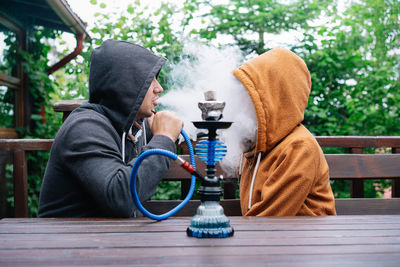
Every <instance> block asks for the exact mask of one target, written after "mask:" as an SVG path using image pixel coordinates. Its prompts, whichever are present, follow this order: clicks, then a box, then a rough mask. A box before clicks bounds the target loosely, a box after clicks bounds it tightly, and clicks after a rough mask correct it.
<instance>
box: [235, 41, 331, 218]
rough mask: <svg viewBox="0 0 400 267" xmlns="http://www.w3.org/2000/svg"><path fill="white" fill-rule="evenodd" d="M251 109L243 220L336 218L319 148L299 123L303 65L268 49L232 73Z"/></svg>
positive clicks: (306, 87)
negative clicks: (253, 124)
mask: <svg viewBox="0 0 400 267" xmlns="http://www.w3.org/2000/svg"><path fill="white" fill-rule="evenodd" d="M233 74H234V75H235V77H236V78H237V79H238V80H239V81H240V82H241V83H242V84H243V85H244V87H245V88H246V90H247V92H248V93H249V95H250V98H251V100H252V102H253V104H254V107H255V111H256V117H257V135H256V140H255V145H253V147H252V148H251V149H250V151H248V152H247V153H245V154H244V157H243V163H242V166H241V170H242V173H241V180H240V205H241V210H242V214H243V215H244V216H297V215H304V216H323V215H336V211H335V201H334V197H333V193H332V189H331V186H330V184H329V168H328V164H327V162H326V160H325V157H324V155H323V152H322V150H321V147H320V146H319V145H318V143H317V141H316V139H315V138H314V137H313V135H312V134H311V133H310V132H309V131H308V130H307V128H305V127H304V125H302V124H301V122H302V121H303V119H304V110H305V108H306V106H307V102H308V96H309V94H310V90H311V78H310V73H309V71H308V69H307V66H306V64H305V63H304V61H303V60H302V59H301V58H300V57H298V56H297V55H296V54H294V53H293V52H291V51H289V50H287V49H281V48H278V49H272V50H270V51H268V52H266V53H264V54H262V55H260V56H258V57H256V58H254V59H252V60H250V61H249V62H246V63H244V64H243V65H242V66H240V67H239V68H237V69H235V70H234V71H233Z"/></svg>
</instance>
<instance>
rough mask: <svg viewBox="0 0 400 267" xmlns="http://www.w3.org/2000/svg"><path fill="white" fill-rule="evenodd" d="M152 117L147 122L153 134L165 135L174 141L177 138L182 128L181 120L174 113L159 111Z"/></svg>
mask: <svg viewBox="0 0 400 267" xmlns="http://www.w3.org/2000/svg"><path fill="white" fill-rule="evenodd" d="M152 117H153V118H152V122H151V121H149V122H148V123H149V125H150V129H151V132H152V133H153V135H156V134H162V135H166V136H168V137H169V138H171V140H172V141H174V142H175V141H176V140H177V139H178V136H179V133H180V132H181V130H182V128H183V121H182V120H181V119H179V118H178V116H176V115H175V113H173V112H171V111H159V112H157V114H156V115H153V116H152Z"/></svg>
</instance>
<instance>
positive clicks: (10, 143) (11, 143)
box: [0, 139, 54, 151]
mask: <svg viewBox="0 0 400 267" xmlns="http://www.w3.org/2000/svg"><path fill="white" fill-rule="evenodd" d="M53 142H54V140H53V139H0V150H8V151H11V150H24V151H29V150H31V151H32V150H50V149H51V146H52V145H53Z"/></svg>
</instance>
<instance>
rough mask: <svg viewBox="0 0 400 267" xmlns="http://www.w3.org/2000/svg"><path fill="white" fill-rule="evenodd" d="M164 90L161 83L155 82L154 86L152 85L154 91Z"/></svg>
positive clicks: (160, 91)
mask: <svg viewBox="0 0 400 267" xmlns="http://www.w3.org/2000/svg"><path fill="white" fill-rule="evenodd" d="M163 91H164V88H162V86H161V84H159V83H158V82H157V84H156V86H155V87H154V93H155V94H159V93H162V92H163Z"/></svg>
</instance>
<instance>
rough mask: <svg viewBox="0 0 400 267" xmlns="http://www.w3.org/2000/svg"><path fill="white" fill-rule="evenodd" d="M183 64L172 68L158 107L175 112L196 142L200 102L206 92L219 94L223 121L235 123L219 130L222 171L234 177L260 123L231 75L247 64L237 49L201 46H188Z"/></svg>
mask: <svg viewBox="0 0 400 267" xmlns="http://www.w3.org/2000/svg"><path fill="white" fill-rule="evenodd" d="M183 52H184V53H183V56H182V57H181V60H180V61H179V62H178V63H176V64H173V65H171V66H170V67H172V71H171V73H170V75H169V82H168V87H169V88H170V90H169V91H168V92H167V93H166V94H165V95H163V96H162V97H160V99H159V103H160V104H161V105H162V106H165V107H166V108H168V109H171V110H173V111H174V112H176V113H177V115H178V116H179V117H180V118H181V119H182V120H183V121H184V124H185V125H184V130H185V131H186V132H187V133H188V135H189V136H190V138H191V139H193V140H196V138H197V134H198V132H199V130H198V129H196V128H195V127H194V126H193V124H192V121H199V120H201V111H200V109H199V108H198V102H200V101H204V100H205V99H204V92H206V91H209V90H213V91H216V94H217V100H218V101H225V102H226V104H225V109H224V112H223V118H222V120H223V121H232V122H233V124H232V126H231V127H230V128H229V129H226V130H220V131H219V132H218V134H219V138H220V140H221V141H223V142H224V143H225V144H226V145H227V147H228V152H227V155H226V157H225V158H224V159H223V160H222V161H221V167H222V169H223V170H224V171H225V172H227V173H229V174H231V175H234V174H235V172H236V170H237V169H236V167H237V166H238V164H239V162H240V158H241V155H242V153H243V152H245V150H246V149H248V148H246V146H245V145H243V144H245V143H247V140H251V141H252V142H255V137H256V129H257V121H256V115H255V110H254V106H253V104H252V101H251V99H250V96H249V95H248V93H247V91H246V89H245V88H244V86H243V85H242V84H241V83H240V82H239V81H238V80H237V79H236V78H235V77H234V75H233V74H232V71H233V70H234V69H235V68H237V67H239V66H240V65H241V64H242V63H243V62H244V56H243V55H242V52H241V51H240V49H239V48H237V47H227V48H223V49H217V48H215V47H210V46H206V45H203V44H198V43H186V44H185V46H184V51H183Z"/></svg>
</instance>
